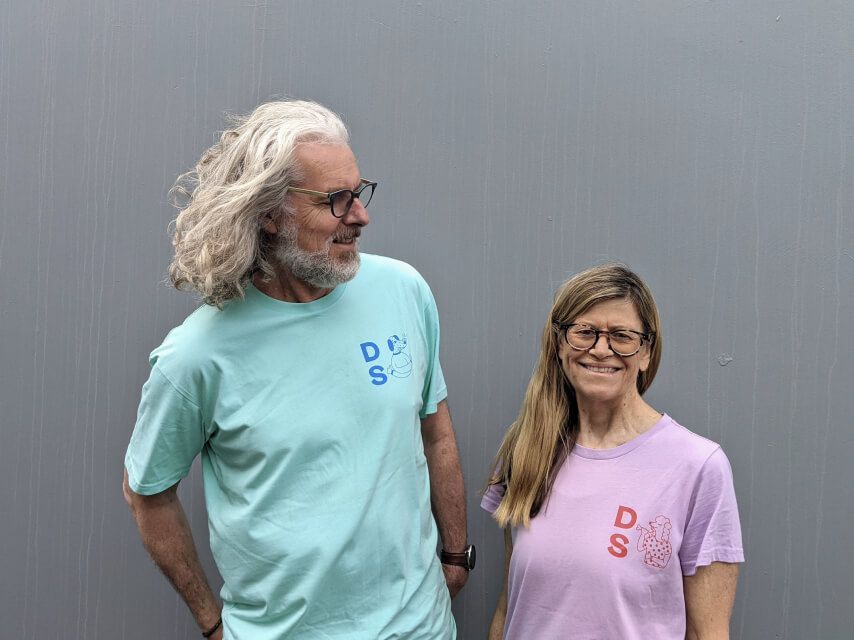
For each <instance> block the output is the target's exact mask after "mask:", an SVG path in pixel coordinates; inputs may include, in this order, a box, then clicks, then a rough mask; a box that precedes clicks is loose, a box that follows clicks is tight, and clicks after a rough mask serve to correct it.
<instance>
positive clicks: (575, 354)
mask: <svg viewBox="0 0 854 640" xmlns="http://www.w3.org/2000/svg"><path fill="white" fill-rule="evenodd" d="M572 322H573V323H574V324H585V325H587V326H589V327H592V328H594V329H599V330H601V331H617V330H619V329H629V330H631V331H638V332H640V333H645V330H644V326H643V323H642V322H641V319H640V316H638V312H637V310H636V309H635V306H634V304H633V303H632V301H631V300H629V299H627V298H619V299H614V300H605V301H603V302H599V303H597V304H594V305H593V306H592V307H590V308H589V309H587V310H586V311H584V312H583V313H581V314H580V315H579V316H578V317H576V318H573V320H572ZM558 356H559V358H560V362H561V366H562V368H563V373H564V375H565V376H566V378H567V380H569V383H570V384H571V385H572V388H573V389H575V396H576V398H577V399H578V402H579V403H580V404H585V403H588V402H592V403H597V404H598V403H603V402H604V403H609V404H615V405H617V404H620V403H622V402H624V401H626V400H628V399H630V398H633V397H637V396H638V393H637V378H638V374H639V373H640V372H641V371H646V368H647V367H648V366H649V357H650V353H649V343H648V342H646V341H644V343H643V345H642V346H641V349H640V351H638V352H637V353H636V354H634V355H633V356H625V357H624V356H619V355H617V354H616V353H614V352H613V351H612V350H611V348H610V347H609V346H608V340H607V338H606V336H604V335H600V336H599V339H598V340H597V341H596V343H595V344H594V345H593V346H592V347H591V348H590V349H588V350H587V351H579V350H576V349H573V348H572V347H571V346H570V345H569V344H568V343H567V342H566V338H565V336H561V338H560V343H559V346H558Z"/></svg>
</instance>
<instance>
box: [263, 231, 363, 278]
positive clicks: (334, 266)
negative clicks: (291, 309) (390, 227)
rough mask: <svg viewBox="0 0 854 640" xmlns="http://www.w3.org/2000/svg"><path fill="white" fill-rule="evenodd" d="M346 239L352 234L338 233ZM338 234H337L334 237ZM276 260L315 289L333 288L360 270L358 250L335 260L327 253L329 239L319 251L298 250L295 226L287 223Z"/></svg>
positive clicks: (330, 242)
mask: <svg viewBox="0 0 854 640" xmlns="http://www.w3.org/2000/svg"><path fill="white" fill-rule="evenodd" d="M340 235H342V236H345V237H347V238H349V237H354V236H355V234H349V233H347V232H345V233H343V234H340ZM336 237H337V236H336ZM278 240H279V246H278V247H276V253H275V255H276V260H278V262H279V264H281V265H282V266H283V267H285V268H286V269H288V270H289V271H290V272H291V273H292V274H293V275H294V276H296V277H297V278H299V279H300V280H302V281H303V282H305V283H306V284H310V285H311V286H313V287H317V288H318V289H334V288H335V287H337V286H338V285H339V284H342V283H344V282H347V281H349V280H352V279H353V278H354V277H355V276H356V273H357V272H358V271H359V261H360V259H359V252H358V251H353V252H352V253H351V254H349V255H347V257H342V258H339V259H338V260H335V259H333V258H332V256H330V255H329V250H330V249H331V248H332V239H330V240H329V241H327V243H326V247H325V248H323V249H320V250H318V251H306V250H304V249H300V248H299V246H298V244H297V225H295V224H291V223H286V224H285V225H284V226H283V227H282V230H281V231H280V232H279V238H278Z"/></svg>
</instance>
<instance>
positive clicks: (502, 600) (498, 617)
mask: <svg viewBox="0 0 854 640" xmlns="http://www.w3.org/2000/svg"><path fill="white" fill-rule="evenodd" d="M512 555H513V536H512V534H511V532H510V527H509V526H508V527H504V588H503V589H502V590H501V596H500V597H499V598H498V604H497V605H496V606H495V613H494V614H493V616H492V624H491V625H489V638H488V640H501V639H502V638H503V637H504V620H505V619H506V618H507V578H508V576H509V575H510V556H512Z"/></svg>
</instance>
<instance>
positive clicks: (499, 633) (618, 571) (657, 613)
mask: <svg viewBox="0 0 854 640" xmlns="http://www.w3.org/2000/svg"><path fill="white" fill-rule="evenodd" d="M659 325H660V322H659V317H658V310H657V309H656V306H655V301H654V300H653V298H652V294H651V293H650V291H649V289H648V288H647V286H646V285H645V284H644V283H643V282H642V281H641V279H640V278H639V277H638V276H637V275H635V274H634V273H632V272H631V271H630V270H628V269H627V268H626V267H624V266H622V265H618V264H609V265H604V266H601V267H595V268H593V269H589V270H587V271H584V272H582V273H580V274H578V275H576V276H575V277H573V278H571V279H570V280H568V281H567V282H566V283H564V284H563V286H561V288H560V289H559V290H558V293H557V296H556V298H555V302H554V305H553V306H552V310H551V313H550V314H549V317H548V320H547V322H546V326H545V328H544V329H543V335H542V346H541V351H540V357H539V362H538V364H537V368H536V370H535V372H534V375H533V377H532V378H531V381H530V383H529V385H528V390H527V392H526V394H525V400H524V402H523V405H522V408H521V410H520V412H519V417H518V419H517V420H516V422H514V423H513V425H512V426H511V427H510V430H509V431H508V432H507V435H506V436H505V438H504V441H503V443H502V444H501V448H500V449H499V451H498V455H497V458H496V462H495V466H494V469H495V472H494V474H493V477H492V478H490V483H489V487H488V488H487V491H486V493H485V494H484V497H483V501H482V502H481V506H483V508H484V509H486V510H487V511H489V512H491V513H492V514H493V517H494V518H495V520H496V521H498V523H499V524H500V525H501V526H502V527H504V529H505V535H504V539H505V548H506V559H505V580H504V590H503V592H502V594H501V598H500V600H499V603H498V607H497V609H496V611H495V616H494V618H493V621H492V626H491V628H490V636H489V637H490V640H498V639H500V638H502V637H503V638H505V639H508V640H518V639H525V640H550V639H553V638H554V639H556V638H561V639H563V638H572V639H576V638H577V639H592V638H596V639H603V638H604V639H612V638H613V639H629V638H645V639H653V638H654V639H655V640H670V639H673V640H676V639H679V640H683V639H684V638H686V637H687V638H703V639H705V638H728V637H729V631H728V629H729V618H730V614H731V612H732V605H733V600H734V597H735V586H736V581H737V577H738V565H737V564H734V563H738V562H743V561H744V554H743V551H742V547H741V531H740V526H739V520H738V510H737V507H736V502H735V493H734V491H733V485H732V472H731V470H730V467H729V462H728V461H727V458H726V456H725V455H724V453H723V451H722V450H721V448H720V447H719V446H718V445H717V444H715V443H714V442H711V441H709V440H706V439H705V438H702V437H700V436H698V435H696V434H694V433H691V432H690V431H688V430H687V429H685V428H684V427H682V426H680V425H678V424H677V423H676V422H675V421H674V420H673V419H672V418H670V417H669V416H667V415H662V414H660V413H659V412H658V411H656V410H655V409H653V408H652V407H651V406H650V405H649V404H647V402H646V401H645V400H644V399H643V397H642V396H643V393H644V392H645V391H646V390H647V389H648V388H649V386H650V385H651V384H652V380H653V378H654V377H655V372H656V370H657V369H658V364H659V362H660V360H661V331H660V328H659ZM511 530H513V531H514V532H515V534H516V535H515V536H511ZM514 538H515V539H514Z"/></svg>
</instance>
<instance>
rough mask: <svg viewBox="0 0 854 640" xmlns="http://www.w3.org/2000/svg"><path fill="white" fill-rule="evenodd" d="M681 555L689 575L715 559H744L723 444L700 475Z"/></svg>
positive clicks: (684, 572) (685, 570) (726, 560)
mask: <svg viewBox="0 0 854 640" xmlns="http://www.w3.org/2000/svg"><path fill="white" fill-rule="evenodd" d="M679 559H680V562H681V563H682V574H683V575H686V576H692V575H694V574H695V573H696V572H697V567H703V566H707V565H710V564H712V563H713V562H744V549H743V547H742V544H741V524H740V522H739V518H738V505H737V504H736V500H735V488H734V487H733V481H732V469H731V468H730V465H729V460H727V457H726V454H724V452H723V451H722V450H721V449H720V448H718V449H716V450H715V452H714V453H713V454H712V455H711V456H709V458H708V460H706V462H705V464H704V465H703V468H702V469H701V470H700V474H699V476H698V478H697V484H696V486H695V488H694V493H693V495H692V497H691V504H690V508H689V512H688V518H687V521H686V526H685V535H684V536H683V538H682V548H681V550H680V552H679Z"/></svg>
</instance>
